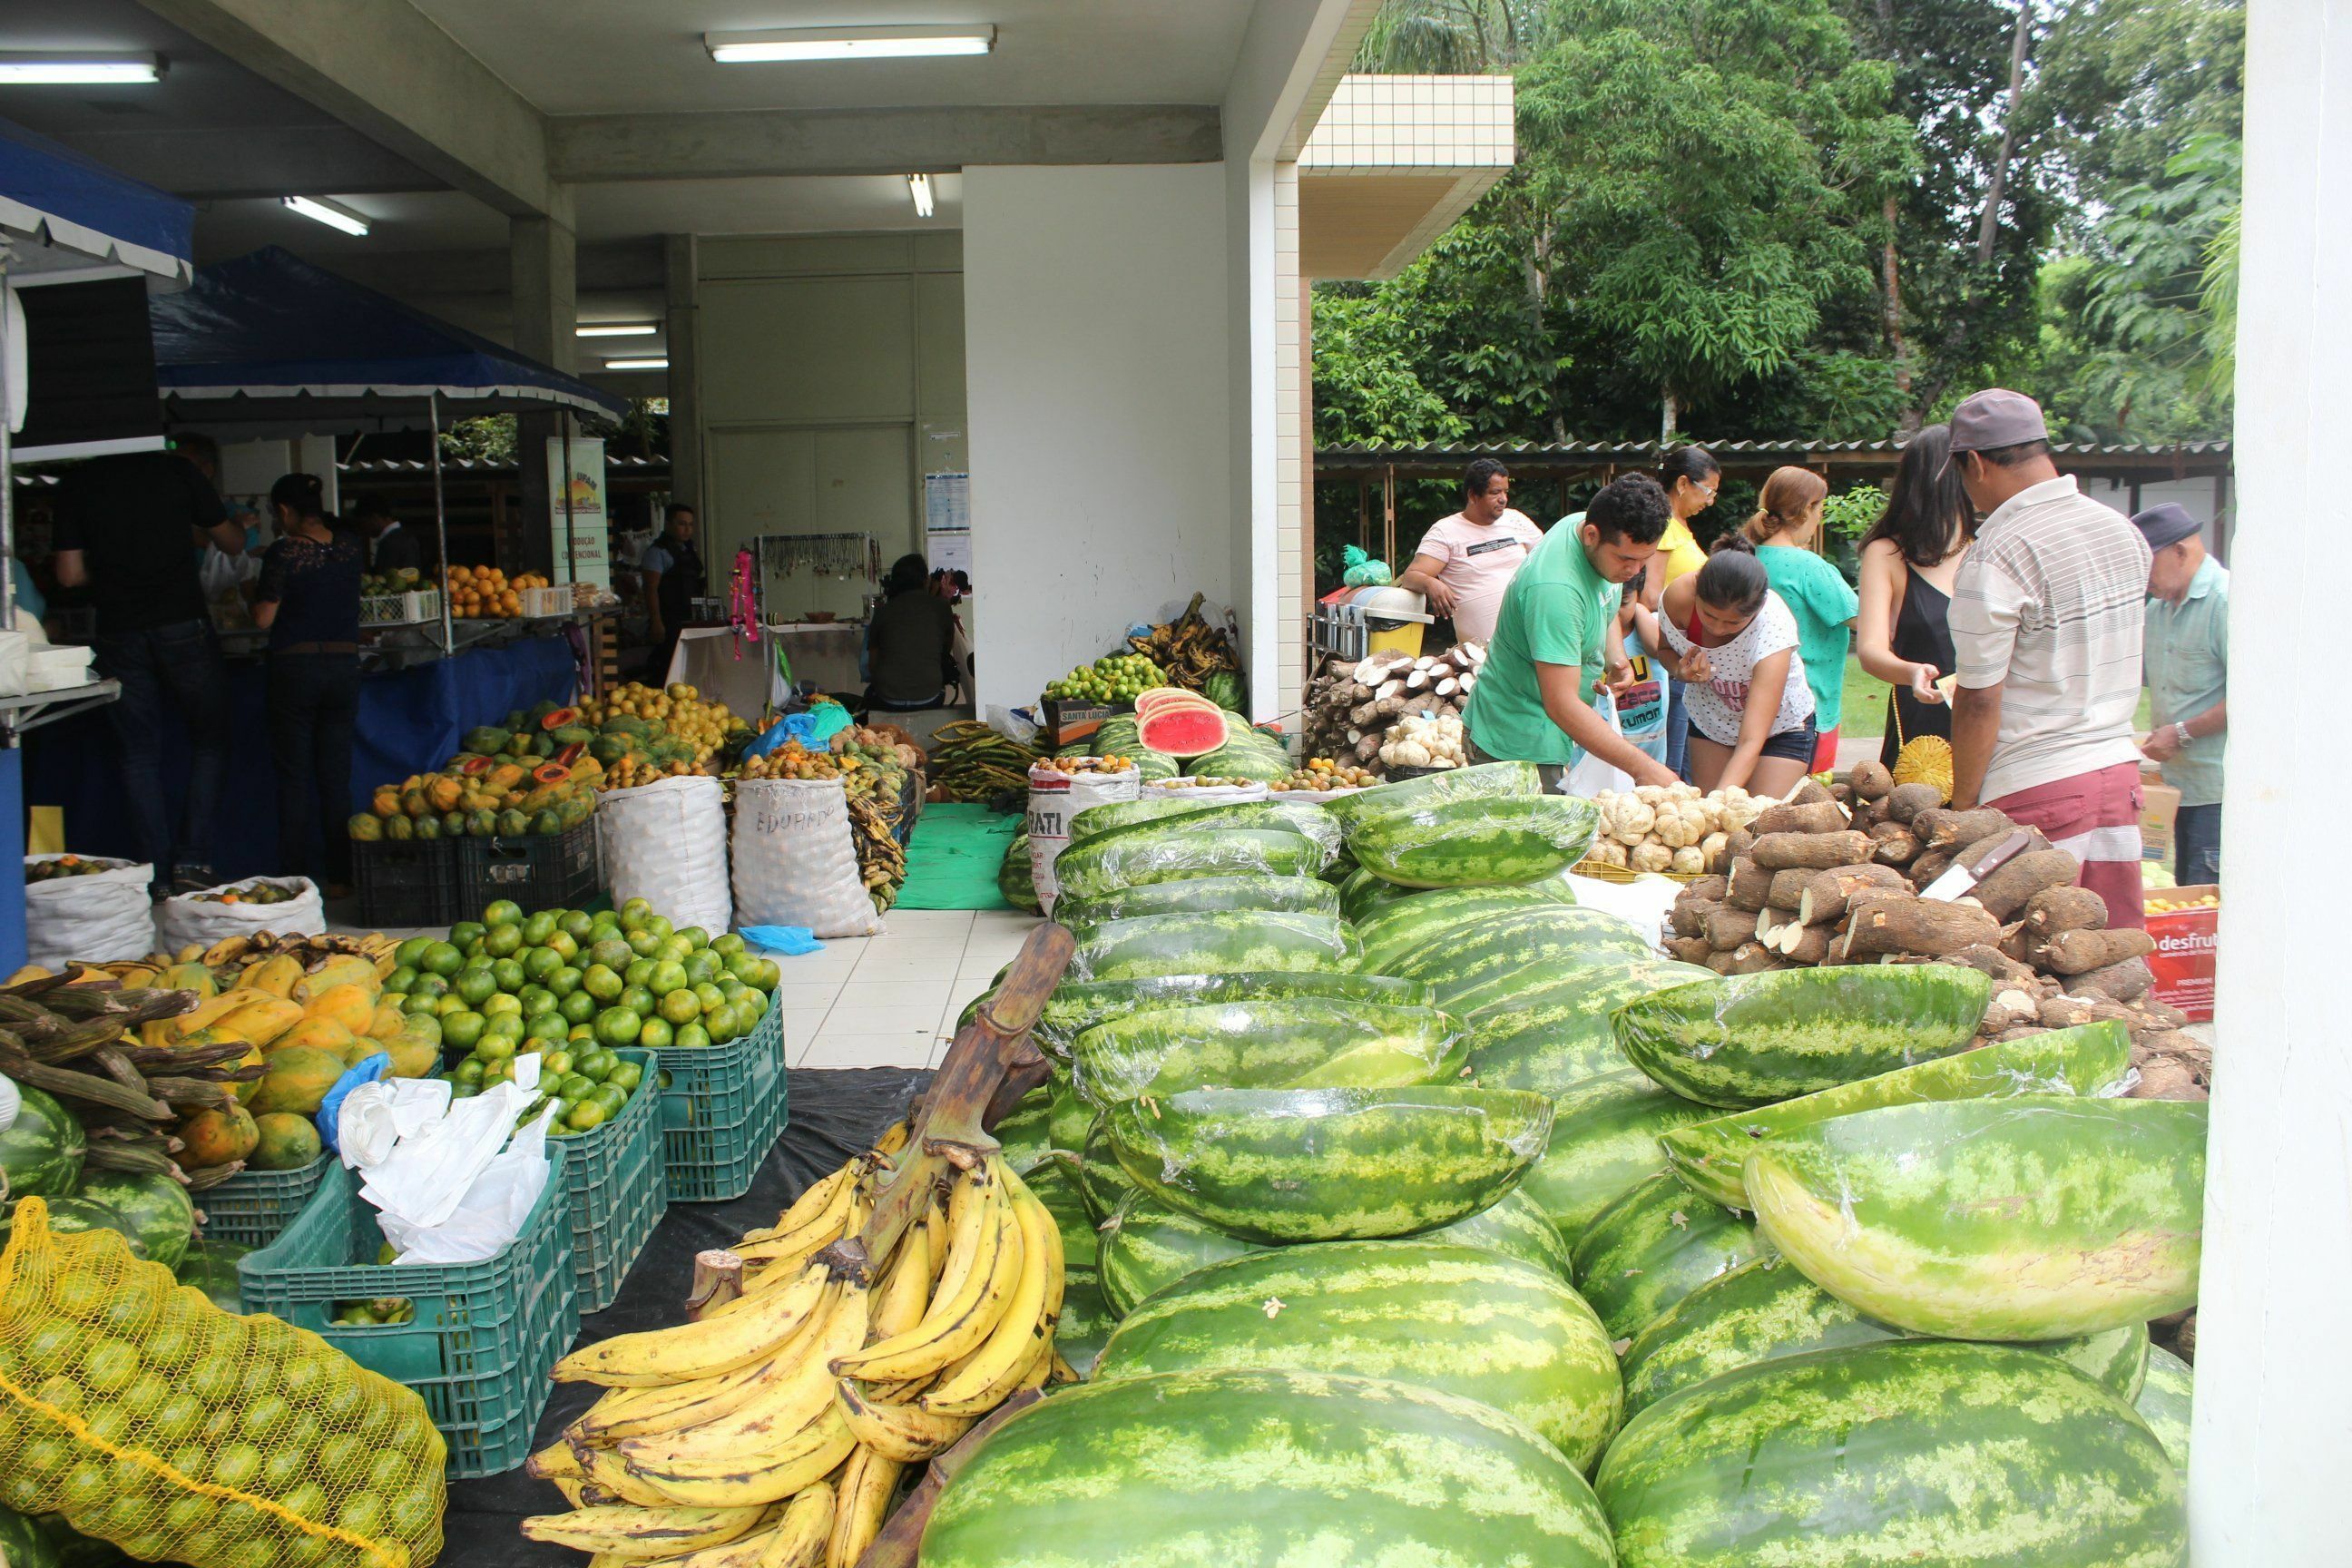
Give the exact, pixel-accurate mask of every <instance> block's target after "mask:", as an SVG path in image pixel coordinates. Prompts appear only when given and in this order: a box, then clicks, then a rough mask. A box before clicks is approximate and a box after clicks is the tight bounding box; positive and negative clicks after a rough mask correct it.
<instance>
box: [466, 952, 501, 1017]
mask: <svg viewBox="0 0 2352 1568" xmlns="http://www.w3.org/2000/svg"><path fill="white" fill-rule="evenodd" d="M498 989H499V977H498V976H497V975H495V974H493V973H490V966H489V965H488V964H487V963H486V964H483V965H482V966H481V967H480V968H478V969H466V970H460V971H459V972H458V974H457V994H458V995H460V996H463V997H464V998H465V999H466V1005H467V1006H468V1007H478V1006H480V1005H482V1004H483V1003H485V1002H487V1001H488V1000H489V999H490V998H491V997H492V996H495V995H496V994H498Z"/></svg>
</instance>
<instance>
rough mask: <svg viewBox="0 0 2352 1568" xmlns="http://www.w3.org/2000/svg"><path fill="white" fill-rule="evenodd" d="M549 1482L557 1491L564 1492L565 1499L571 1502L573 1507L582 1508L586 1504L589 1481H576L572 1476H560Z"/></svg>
mask: <svg viewBox="0 0 2352 1568" xmlns="http://www.w3.org/2000/svg"><path fill="white" fill-rule="evenodd" d="M548 1484H549V1485H551V1486H552V1487H553V1488H554V1489H556V1490H557V1491H559V1492H562V1494H563V1500H564V1501H565V1502H568V1503H570V1504H571V1505H572V1507H573V1508H582V1507H584V1506H586V1499H587V1496H588V1483H587V1482H586V1481H575V1480H573V1479H572V1478H571V1477H570V1476H558V1477H556V1478H555V1479H554V1480H552V1481H551V1482H549V1483H548Z"/></svg>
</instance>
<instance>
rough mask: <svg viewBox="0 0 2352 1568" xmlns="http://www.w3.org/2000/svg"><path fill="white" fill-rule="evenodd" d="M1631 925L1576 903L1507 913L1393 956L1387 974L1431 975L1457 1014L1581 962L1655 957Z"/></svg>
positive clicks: (1439, 999) (1501, 998) (1441, 1000)
mask: <svg viewBox="0 0 2352 1568" xmlns="http://www.w3.org/2000/svg"><path fill="white" fill-rule="evenodd" d="M1652 957H1654V953H1653V952H1652V950H1651V947H1650V944H1649V942H1648V940H1647V939H1645V938H1644V937H1643V935H1642V933H1641V932H1640V931H1636V930H1634V929H1633V926H1632V924H1630V923H1629V922H1627V921H1622V920H1620V919H1618V918H1617V917H1616V916H1615V915H1612V914H1610V913H1608V912H1606V911H1605V910H1588V909H1580V908H1579V907H1577V906H1576V905H1574V904H1551V905H1546V906H1543V907H1540V908H1533V909H1524V910H1502V911H1501V912H1499V913H1497V914H1491V915H1486V916H1482V917H1481V918H1479V919H1477V920H1475V921H1470V922H1469V923H1468V924H1466V925H1461V926H1456V927H1455V928H1454V930H1452V931H1447V932H1445V933H1444V935H1442V936H1439V937H1436V938H1434V939H1433V940H1432V941H1431V942H1428V943H1427V944H1426V945H1424V946H1423V947H1422V948H1421V949H1420V951H1418V952H1412V953H1410V954H1407V955H1405V956H1403V957H1401V958H1397V959H1393V960H1391V962H1390V963H1389V965H1388V967H1387V969H1385V970H1383V971H1381V973H1390V974H1399V975H1402V976H1403V977H1404V978H1406V979H1408V980H1426V981H1428V982H1429V984H1430V985H1431V987H1432V988H1433V990H1434V991H1435V993H1436V995H1437V1005H1439V1006H1441V1007H1443V1008H1444V1009H1445V1010H1446V1011H1447V1012H1449V1013H1452V1014H1454V1015H1455V1016H1457V1017H1458V1016H1466V1015H1468V1014H1470V1013H1474V1012H1475V1011H1477V1010H1478V1009H1479V1008H1481V1007H1485V1006H1488V1005H1492V1004H1494V1003H1496V1002H1501V1001H1505V1000H1507V999H1509V998H1511V997H1514V996H1517V995H1519V994H1523V993H1524V992H1525V991H1526V990H1527V989H1528V987H1529V985H1531V984H1534V983H1536V982H1538V981H1545V980H1552V979H1555V978H1558V977H1559V972H1560V971H1563V970H1566V969H1568V968H1569V967H1570V966H1572V965H1576V964H1587V963H1595V962H1600V961H1603V960H1605V961H1608V962H1611V963H1622V962H1623V961H1624V960H1627V959H1648V958H1652Z"/></svg>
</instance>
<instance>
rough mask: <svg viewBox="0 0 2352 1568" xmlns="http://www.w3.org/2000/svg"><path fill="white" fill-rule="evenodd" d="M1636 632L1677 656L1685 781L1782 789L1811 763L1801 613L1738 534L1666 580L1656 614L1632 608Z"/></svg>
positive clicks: (1707, 786) (1759, 791)
mask: <svg viewBox="0 0 2352 1568" xmlns="http://www.w3.org/2000/svg"><path fill="white" fill-rule="evenodd" d="M1634 614H1635V617H1636V619H1637V620H1638V621H1640V622H1641V623H1642V639H1643V643H1645V644H1646V645H1647V646H1649V647H1664V648H1666V649H1668V650H1670V651H1671V652H1672V653H1673V654H1675V656H1676V657H1677V658H1678V659H1679V661H1680V662H1679V664H1678V666H1677V668H1676V670H1675V673H1676V674H1677V675H1678V676H1679V677H1680V678H1681V679H1683V680H1684V681H1685V682H1687V683H1688V686H1689V692H1688V697H1689V703H1690V719H1691V734H1690V769H1691V773H1690V776H1691V782H1692V783H1693V784H1696V785H1698V787H1699V788H1701V789H1704V790H1713V789H1720V788H1722V787H1724V786H1725V785H1727V784H1739V785H1742V786H1743V787H1745V788H1746V789H1748V791H1749V792H1750V793H1752V794H1756V795H1787V794H1788V793H1789V792H1790V790H1792V789H1794V788H1796V787H1797V784H1798V781H1799V780H1801V779H1802V778H1803V777H1804V776H1805V774H1806V773H1807V771H1808V770H1810V769H1811V766H1812V763H1813V743H1814V726H1813V693H1812V689H1811V687H1809V686H1808V685H1807V684H1806V683H1805V666H1804V659H1803V656H1802V655H1801V654H1800V653H1799V652H1798V651H1797V644H1798V632H1797V618H1796V616H1793V615H1791V614H1790V611H1789V606H1788V605H1785V604H1782V603H1781V602H1780V595H1778V594H1775V593H1773V592H1772V584H1771V579H1769V577H1767V576H1766V575H1765V574H1764V563H1762V562H1760V561H1759V560H1757V559H1756V547H1755V545H1753V544H1751V543H1750V542H1748V540H1746V539H1744V538H1742V537H1741V536H1740V535H1739V534H1738V533H1730V534H1727V535H1725V536H1724V537H1723V538H1722V539H1720V540H1718V541H1717V542H1716V544H1715V548H1714V550H1713V552H1712V553H1710V554H1709V555H1708V557H1707V562H1706V565H1704V566H1702V567H1700V568H1699V569H1698V570H1697V571H1696V572H1694V573H1691V574H1689V575H1688V576H1685V577H1677V578H1675V580H1674V581H1673V582H1672V583H1670V584H1667V585H1666V592H1665V597H1664V599H1663V600H1661V601H1660V603H1659V605H1658V609H1657V613H1656V614H1654V615H1653V614H1652V613H1651V612H1650V611H1648V610H1646V609H1643V610H1637V611H1635V612H1634Z"/></svg>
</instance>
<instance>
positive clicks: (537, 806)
mask: <svg viewBox="0 0 2352 1568" xmlns="http://www.w3.org/2000/svg"><path fill="white" fill-rule="evenodd" d="M562 798H563V793H562V787H561V786H560V785H556V784H541V785H540V786H539V787H538V788H537V789H534V790H531V791H530V792H529V793H527V794H526V795H524V796H523V797H522V798H521V799H520V800H519V801H517V802H515V806H516V808H517V809H518V810H520V812H521V813H522V814H523V815H524V816H530V815H531V814H533V813H534V812H540V811H544V810H546V809H547V808H548V807H549V806H551V805H554V804H555V803H556V802H557V801H559V800H562Z"/></svg>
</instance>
